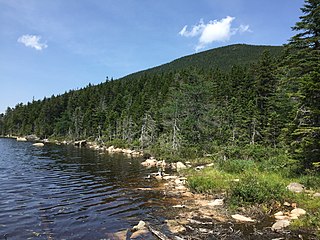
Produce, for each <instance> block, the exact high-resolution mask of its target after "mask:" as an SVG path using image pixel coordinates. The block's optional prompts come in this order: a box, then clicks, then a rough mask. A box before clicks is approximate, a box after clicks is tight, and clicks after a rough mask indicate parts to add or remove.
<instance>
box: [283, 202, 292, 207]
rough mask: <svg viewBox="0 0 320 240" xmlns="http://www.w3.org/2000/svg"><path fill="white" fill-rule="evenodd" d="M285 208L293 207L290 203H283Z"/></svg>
mask: <svg viewBox="0 0 320 240" xmlns="http://www.w3.org/2000/svg"><path fill="white" fill-rule="evenodd" d="M283 206H286V207H291V204H290V203H288V202H284V203H283Z"/></svg>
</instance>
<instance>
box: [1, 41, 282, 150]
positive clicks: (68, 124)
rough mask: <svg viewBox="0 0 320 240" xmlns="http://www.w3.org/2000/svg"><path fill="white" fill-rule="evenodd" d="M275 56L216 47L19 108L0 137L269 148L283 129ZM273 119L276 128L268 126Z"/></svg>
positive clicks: (273, 50)
mask: <svg viewBox="0 0 320 240" xmlns="http://www.w3.org/2000/svg"><path fill="white" fill-rule="evenodd" d="M281 51H282V47H276V46H251V45H244V44H237V45H231V46H226V47H221V48H216V49H212V50H208V51H205V52H201V53H197V54H193V55H190V56H186V57H182V58H179V59H177V60H174V61H172V62H170V63H167V64H164V65H161V66H158V67H155V68H151V69H147V70H144V71H140V72H137V73H133V74H130V75H128V76H126V77H123V78H121V79H118V80H110V81H106V82H104V83H101V84H98V85H95V86H92V85H89V86H87V87H84V88H83V89H80V90H77V91H75V90H72V91H69V92H66V93H64V94H62V95H58V96H52V97H50V98H45V99H43V100H38V101H33V102H29V103H27V104H17V105H16V107H15V108H13V109H10V108H8V110H7V111H6V114H5V115H3V116H0V133H1V134H2V135H7V134H10V135H29V134H36V135H37V136H39V137H43V138H48V137H52V138H69V139H83V138H86V139H91V140H97V139H98V140H100V141H103V142H105V143H106V142H107V143H108V144H113V145H116V146H130V147H135V148H142V149H146V148H152V149H158V150H159V151H164V152H165V153H170V154H178V153H179V154H180V155H181V156H182V155H183V156H187V155H188V154H189V153H191V152H189V153H188V151H191V150H190V149H193V150H192V152H197V153H200V152H202V151H205V152H208V151H211V150H210V149H211V148H212V144H213V143H215V144H248V143H252V142H259V141H260V142H265V143H267V142H272V143H273V144H275V143H276V142H277V137H278V134H279V131H278V130H279V129H280V128H281V127H282V125H283V122H282V121H280V120H279V119H280V115H279V114H278V113H277V114H276V113H275V112H274V111H275V109H276V106H274V105H275V103H276V101H277V100H276V99H275V97H274V96H275V91H276V86H277V83H278V79H277V78H276V75H275V68H276V67H275V66H276V64H277V60H276V58H277V57H279V56H280V55H281ZM278 108H279V107H277V109H278ZM274 116H277V118H278V119H277V124H278V125H276V124H270V123H268V122H267V121H269V120H270V121H271V120H272V119H273V117H274ZM284 119H288V118H287V116H285V118H284ZM194 147H196V148H195V149H194Z"/></svg>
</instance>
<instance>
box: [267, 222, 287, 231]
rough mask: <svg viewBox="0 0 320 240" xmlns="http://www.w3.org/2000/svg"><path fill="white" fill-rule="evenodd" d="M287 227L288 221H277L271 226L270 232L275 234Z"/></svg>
mask: <svg viewBox="0 0 320 240" xmlns="http://www.w3.org/2000/svg"><path fill="white" fill-rule="evenodd" d="M289 225H290V221H289V220H279V221H277V222H276V223H274V224H273V225H272V227H271V230H272V231H275V232H277V231H280V230H282V229H284V228H285V227H288V226H289Z"/></svg>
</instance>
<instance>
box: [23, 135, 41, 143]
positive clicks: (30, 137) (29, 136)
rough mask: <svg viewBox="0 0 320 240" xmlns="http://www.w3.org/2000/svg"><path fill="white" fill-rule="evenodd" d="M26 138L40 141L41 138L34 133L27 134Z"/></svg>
mask: <svg viewBox="0 0 320 240" xmlns="http://www.w3.org/2000/svg"><path fill="white" fill-rule="evenodd" d="M26 139H27V141H31V142H33V141H39V140H40V138H39V137H37V136H36V135H34V134H31V135H27V136H26Z"/></svg>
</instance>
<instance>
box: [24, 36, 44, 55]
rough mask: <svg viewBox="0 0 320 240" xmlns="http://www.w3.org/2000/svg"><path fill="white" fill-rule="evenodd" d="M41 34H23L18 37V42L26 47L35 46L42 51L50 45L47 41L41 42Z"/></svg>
mask: <svg viewBox="0 0 320 240" xmlns="http://www.w3.org/2000/svg"><path fill="white" fill-rule="evenodd" d="M40 39H41V36H37V35H28V34H27V35H22V36H21V37H19V38H18V42H19V43H22V44H24V45H25V46H26V47H31V48H34V49H36V50H38V51H41V50H43V49H45V48H47V47H48V45H47V44H46V43H41V42H40Z"/></svg>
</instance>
